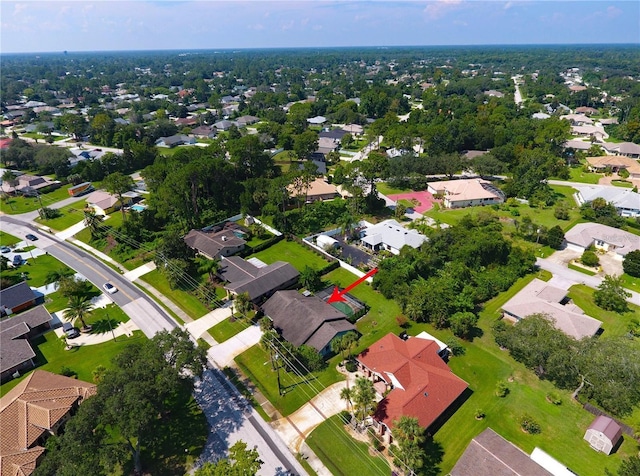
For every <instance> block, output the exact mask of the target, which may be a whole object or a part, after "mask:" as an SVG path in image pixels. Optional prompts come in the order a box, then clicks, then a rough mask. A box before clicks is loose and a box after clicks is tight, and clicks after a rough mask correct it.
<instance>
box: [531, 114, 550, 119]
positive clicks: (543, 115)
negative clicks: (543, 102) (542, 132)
mask: <svg viewBox="0 0 640 476" xmlns="http://www.w3.org/2000/svg"><path fill="white" fill-rule="evenodd" d="M550 117H551V116H550V115H549V114H547V113H546V112H534V113H533V114H531V119H539V120H543V119H549V118H550Z"/></svg>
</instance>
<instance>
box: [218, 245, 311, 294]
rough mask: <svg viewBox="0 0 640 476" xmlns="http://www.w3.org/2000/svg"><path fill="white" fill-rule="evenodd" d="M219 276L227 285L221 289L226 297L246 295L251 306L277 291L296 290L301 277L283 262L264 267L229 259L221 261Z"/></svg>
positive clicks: (236, 258) (255, 261)
mask: <svg viewBox="0 0 640 476" xmlns="http://www.w3.org/2000/svg"><path fill="white" fill-rule="evenodd" d="M218 276H220V278H221V279H222V280H223V281H226V282H227V284H226V285H225V287H224V288H225V289H226V290H227V292H228V293H229V294H231V295H238V294H242V293H247V294H249V299H251V301H252V302H254V303H259V302H262V301H263V300H264V299H266V298H268V297H270V296H271V295H273V293H275V292H276V291H280V290H283V289H289V288H291V287H292V286H295V285H296V284H297V283H298V278H299V277H300V273H299V272H298V270H297V269H295V268H294V267H293V266H291V265H290V264H289V263H285V262H284V261H276V262H275V263H271V264H270V265H265V264H264V263H262V262H260V261H258V260H255V259H252V260H251V261H246V260H244V259H242V258H240V257H238V256H230V257H228V258H223V259H222V260H221V261H220V269H219V271H218Z"/></svg>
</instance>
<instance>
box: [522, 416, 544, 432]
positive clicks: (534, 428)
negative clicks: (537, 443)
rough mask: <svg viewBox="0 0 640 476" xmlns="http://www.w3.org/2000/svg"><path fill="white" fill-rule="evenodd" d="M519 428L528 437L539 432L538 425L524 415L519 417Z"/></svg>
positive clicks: (530, 417) (531, 418)
mask: <svg viewBox="0 0 640 476" xmlns="http://www.w3.org/2000/svg"><path fill="white" fill-rule="evenodd" d="M520 428H522V429H523V430H524V431H526V432H527V433H529V434H530V435H535V434H538V433H540V431H541V429H540V424H539V423H538V422H537V421H535V420H534V419H533V417H532V416H531V415H526V414H525V415H522V416H521V417H520Z"/></svg>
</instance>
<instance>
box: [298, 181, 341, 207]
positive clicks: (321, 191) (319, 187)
mask: <svg viewBox="0 0 640 476" xmlns="http://www.w3.org/2000/svg"><path fill="white" fill-rule="evenodd" d="M287 190H288V192H289V195H294V194H298V193H300V195H301V196H305V197H306V201H307V203H309V202H317V201H319V200H332V199H334V198H336V197H337V196H338V195H339V194H338V189H337V188H336V186H335V185H333V184H331V183H329V182H327V181H326V180H325V179H324V178H323V177H318V178H316V179H315V180H314V181H313V182H311V183H310V184H309V188H308V189H303V190H300V191H299V190H296V189H295V188H294V186H293V185H289V186H288V187H287Z"/></svg>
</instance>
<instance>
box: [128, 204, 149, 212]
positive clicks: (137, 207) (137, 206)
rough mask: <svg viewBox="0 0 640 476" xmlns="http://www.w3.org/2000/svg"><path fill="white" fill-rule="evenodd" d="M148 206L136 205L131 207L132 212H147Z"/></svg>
mask: <svg viewBox="0 0 640 476" xmlns="http://www.w3.org/2000/svg"><path fill="white" fill-rule="evenodd" d="M146 209H147V206H146V205H140V204H139V203H136V204H135V205H131V210H135V211H137V212H141V211H142V210H146Z"/></svg>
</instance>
